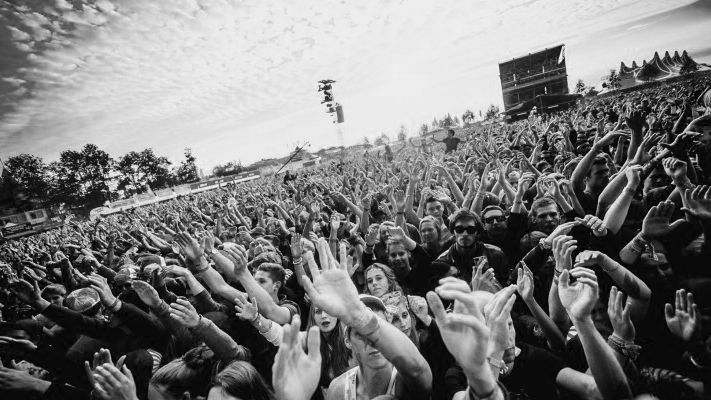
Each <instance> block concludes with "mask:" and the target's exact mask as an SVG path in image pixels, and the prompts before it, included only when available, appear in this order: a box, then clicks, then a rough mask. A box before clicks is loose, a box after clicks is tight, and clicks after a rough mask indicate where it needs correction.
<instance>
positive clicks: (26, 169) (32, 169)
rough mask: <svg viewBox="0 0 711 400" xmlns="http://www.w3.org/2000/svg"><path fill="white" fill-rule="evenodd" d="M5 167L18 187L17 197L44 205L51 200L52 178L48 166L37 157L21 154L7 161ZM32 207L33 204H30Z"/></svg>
mask: <svg viewBox="0 0 711 400" xmlns="http://www.w3.org/2000/svg"><path fill="white" fill-rule="evenodd" d="M5 167H6V168H7V169H8V171H9V177H10V179H11V181H12V182H14V184H15V185H16V188H15V197H16V198H17V199H18V200H27V201H29V202H30V203H34V204H37V205H43V204H44V203H46V202H47V201H48V200H49V196H48V195H49V188H50V176H49V173H48V169H47V165H45V163H44V161H42V159H41V158H39V157H37V156H33V155H30V154H20V155H17V156H14V157H10V158H8V159H7V162H6V163H5ZM28 206H30V207H32V204H28Z"/></svg>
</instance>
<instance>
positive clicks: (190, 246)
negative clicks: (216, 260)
mask: <svg viewBox="0 0 711 400" xmlns="http://www.w3.org/2000/svg"><path fill="white" fill-rule="evenodd" d="M175 240H176V242H177V243H178V245H179V246H180V251H181V253H183V255H184V256H185V258H187V259H188V260H190V261H192V262H193V263H195V264H197V263H199V262H200V258H201V257H202V255H203V254H204V253H205V248H204V247H201V246H200V244H199V243H198V242H197V240H195V238H193V237H192V236H191V235H190V234H189V233H187V232H181V233H179V234H178V235H177V236H176V238H175Z"/></svg>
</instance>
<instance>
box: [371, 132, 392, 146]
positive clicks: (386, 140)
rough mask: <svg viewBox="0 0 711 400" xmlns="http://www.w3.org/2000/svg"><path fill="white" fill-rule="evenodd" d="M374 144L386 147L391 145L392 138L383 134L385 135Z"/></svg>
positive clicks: (381, 135)
mask: <svg viewBox="0 0 711 400" xmlns="http://www.w3.org/2000/svg"><path fill="white" fill-rule="evenodd" d="M374 143H375V145H376V146H383V145H386V144H388V143H390V137H388V135H386V134H385V132H383V133H381V134H380V136H378V137H377V138H376V139H375V142H374Z"/></svg>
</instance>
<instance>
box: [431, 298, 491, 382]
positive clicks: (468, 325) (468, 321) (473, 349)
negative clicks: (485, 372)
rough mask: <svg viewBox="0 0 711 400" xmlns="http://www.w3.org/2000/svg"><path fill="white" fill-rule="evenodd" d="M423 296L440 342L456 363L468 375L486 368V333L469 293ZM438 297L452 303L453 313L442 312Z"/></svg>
mask: <svg viewBox="0 0 711 400" xmlns="http://www.w3.org/2000/svg"><path fill="white" fill-rule="evenodd" d="M438 294H439V296H438V295H437V294H435V293H434V292H429V293H427V302H428V303H429V305H430V309H431V310H432V313H433V314H434V317H435V320H436V321H437V327H438V328H439V330H440V333H441V334H442V341H443V342H444V344H445V346H446V347H447V350H449V352H450V353H451V354H452V355H453V356H454V358H455V359H456V360H457V363H458V364H459V365H460V366H461V367H462V368H463V369H464V370H465V371H472V370H476V369H478V368H481V367H482V366H485V365H486V358H487V357H488V351H489V337H490V331H489V328H487V326H486V324H485V323H484V317H483V315H482V314H481V311H480V310H479V309H478V307H477V304H476V302H475V301H474V298H473V297H472V295H471V293H466V292H463V291H457V290H449V289H448V290H439V289H438ZM440 296H441V297H442V298H445V299H449V300H454V310H453V311H452V312H451V313H447V312H445V310H444V306H443V304H442V300H440Z"/></svg>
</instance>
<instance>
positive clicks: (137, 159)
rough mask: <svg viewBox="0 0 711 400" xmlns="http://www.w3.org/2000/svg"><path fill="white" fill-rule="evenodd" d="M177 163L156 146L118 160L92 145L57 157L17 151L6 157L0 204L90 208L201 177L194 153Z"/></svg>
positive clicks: (17, 206) (185, 153)
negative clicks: (49, 157)
mask: <svg viewBox="0 0 711 400" xmlns="http://www.w3.org/2000/svg"><path fill="white" fill-rule="evenodd" d="M184 156H185V158H184V159H183V160H182V161H181V162H180V164H178V165H175V166H174V165H173V164H172V163H171V162H170V161H169V160H168V159H167V158H166V157H163V156H160V155H157V154H155V153H154V152H153V150H152V149H145V150H142V151H131V152H128V153H127V154H125V155H123V156H121V157H119V158H118V159H114V158H112V157H111V156H109V154H108V153H107V152H106V151H104V150H102V149H100V148H99V147H98V146H96V145H94V144H87V145H85V146H84V147H83V148H82V149H81V150H64V151H62V152H61V153H60V155H59V160H58V161H53V162H49V163H47V162H45V161H44V160H43V159H42V158H41V157H37V156H35V155H31V154H19V155H16V156H13V157H10V158H8V159H7V160H6V161H5V168H6V169H7V171H5V173H4V174H3V176H2V180H1V181H0V185H2V189H1V190H0V193H2V195H0V207H2V208H12V209H16V210H17V211H22V210H28V209H32V208H38V207H57V206H60V205H62V204H64V205H65V206H66V207H68V208H85V209H91V208H93V207H97V206H100V205H102V204H104V203H105V202H106V201H113V200H118V199H119V198H121V195H122V194H123V195H124V197H130V196H132V195H133V194H137V193H143V192H145V191H147V190H148V188H150V189H151V190H158V189H163V188H167V187H170V186H174V185H180V184H184V183H191V182H196V181H198V180H199V176H198V169H197V166H196V165H195V156H193V154H192V151H191V150H190V149H189V148H187V149H185V152H184Z"/></svg>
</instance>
